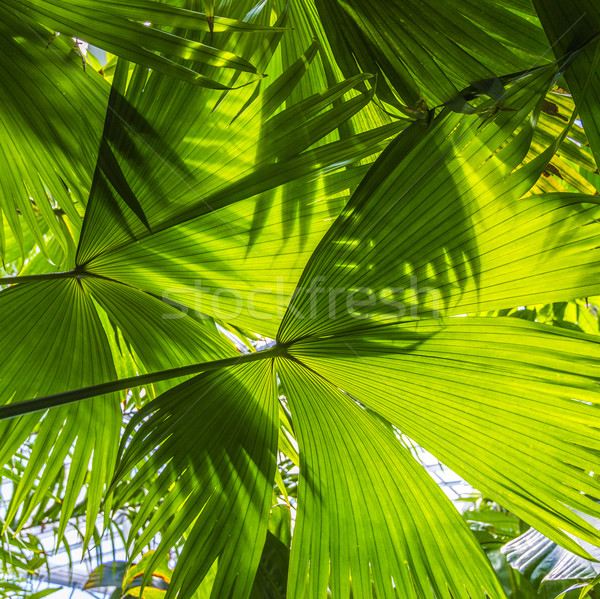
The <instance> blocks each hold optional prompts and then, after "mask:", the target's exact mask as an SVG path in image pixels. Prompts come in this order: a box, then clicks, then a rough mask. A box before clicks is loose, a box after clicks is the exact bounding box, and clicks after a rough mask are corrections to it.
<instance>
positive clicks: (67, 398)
mask: <svg viewBox="0 0 600 599" xmlns="http://www.w3.org/2000/svg"><path fill="white" fill-rule="evenodd" d="M284 354H285V348H282V347H281V346H278V345H275V346H273V347H271V348H270V349H267V350H264V351H260V352H255V353H252V354H242V355H240V356H234V357H232V358H225V359H223V360H215V361H213V362H202V363H200V364H190V365H189V366H180V367H179V368H170V369H168V370H160V371H158V372H151V373H148V374H142V375H140V376H132V377H129V378H125V379H120V380H117V381H109V382H107V383H100V384H98V385H92V386H90V387H83V388H82V389H74V390H72V391H63V392H61V393H55V394H53V395H46V396H44V397H38V398H36V399H27V400H25V401H19V402H15V403H12V404H7V405H5V406H0V420H6V419H7V418H15V417H17V416H23V415H25V414H31V413H32V412H39V411H41V410H47V409H48V408H55V407H58V406H63V405H65V404H69V403H74V402H76V401H81V400H83V399H88V398H90V397H96V396H98V395H104V394H106V393H113V392H115V391H122V390H124V389H130V388H133V387H139V386H141V385H148V384H150V383H156V382H160V381H166V380H169V379H174V378H178V377H182V376H189V375H192V374H198V373H200V372H208V371H211V370H219V369H221V368H227V367H230V366H238V365H240V364H246V363H247V362H256V361H258V360H265V359H268V358H276V357H279V356H282V355H284Z"/></svg>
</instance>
